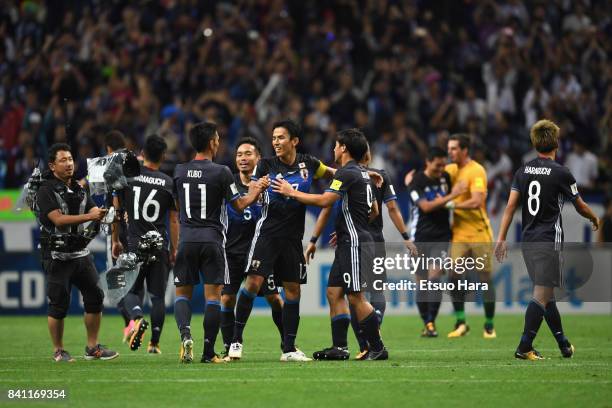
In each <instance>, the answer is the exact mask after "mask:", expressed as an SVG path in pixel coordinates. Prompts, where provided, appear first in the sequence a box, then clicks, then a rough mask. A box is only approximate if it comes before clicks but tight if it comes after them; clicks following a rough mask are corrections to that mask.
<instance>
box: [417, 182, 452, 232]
mask: <svg viewBox="0 0 612 408" xmlns="http://www.w3.org/2000/svg"><path fill="white" fill-rule="evenodd" d="M450 185H451V181H450V176H449V174H448V173H447V172H443V173H442V177H440V178H439V179H431V178H429V177H427V175H426V174H425V172H424V171H419V172H418V173H416V174H415V175H414V178H413V179H412V182H411V183H410V185H409V186H408V191H409V192H410V200H411V202H412V214H411V221H410V239H411V240H413V241H415V242H440V241H449V240H450V239H451V228H450V221H449V216H450V214H449V212H448V210H447V209H446V208H444V207H442V208H439V209H437V210H434V211H431V212H429V213H424V212H423V211H422V210H421V209H420V208H419V206H418V202H419V201H421V200H427V201H433V200H435V199H436V197H437V196H438V195H439V196H442V197H444V196H445V195H447V194H448V193H449V192H450Z"/></svg>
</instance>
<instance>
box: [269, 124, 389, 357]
mask: <svg viewBox="0 0 612 408" xmlns="http://www.w3.org/2000/svg"><path fill="white" fill-rule="evenodd" d="M367 148H368V144H367V140H366V138H365V136H363V134H362V133H361V132H360V131H359V130H357V129H349V130H344V131H341V132H339V133H338V135H337V139H336V146H335V148H334V158H335V160H336V163H338V164H339V165H340V166H341V168H340V169H339V170H338V171H337V172H336V174H335V175H334V180H333V181H332V183H331V185H330V186H329V188H328V189H327V190H325V193H323V194H308V193H305V192H302V191H299V190H296V189H293V188H292V186H291V184H289V183H288V182H287V181H286V180H282V179H277V180H273V181H272V186H273V189H274V191H275V192H276V193H278V194H282V195H283V196H286V197H289V198H292V199H294V200H297V201H299V202H300V203H302V204H305V205H316V206H320V207H331V206H333V205H334V203H335V202H336V201H338V200H339V199H341V200H342V205H341V206H340V207H339V211H338V216H337V218H336V225H335V230H336V235H337V246H336V254H335V257H334V263H333V264H332V268H331V271H330V273H329V279H328V285H327V299H328V300H329V307H330V315H331V326H332V343H333V345H332V347H329V348H325V349H323V350H321V351H317V352H315V353H314V354H313V358H314V359H316V360H346V359H348V358H349V352H348V343H347V331H348V326H349V321H350V316H349V303H350V305H351V306H352V307H353V308H354V310H355V314H356V316H357V319H358V320H359V325H360V328H361V331H362V332H363V335H364V337H365V338H366V339H367V342H368V350H369V351H368V355H367V357H366V358H365V360H386V359H388V357H389V356H388V353H387V350H386V349H385V347H384V344H383V342H382V339H381V337H380V324H379V321H378V318H377V316H376V312H375V310H374V308H373V307H372V305H371V304H370V303H369V302H368V301H367V300H366V298H365V296H364V294H363V292H362V290H361V288H362V285H363V284H364V283H365V280H364V278H365V275H366V274H367V273H369V272H370V271H372V266H373V265H372V261H373V258H374V248H373V243H374V241H373V239H372V236H371V235H370V232H369V226H368V223H369V221H370V219H373V218H374V217H376V216H377V215H378V204H377V202H376V198H375V197H374V193H373V191H372V185H371V183H370V175H369V174H368V171H367V169H365V168H364V167H361V166H359V164H358V163H357V161H360V160H361V159H362V158H363V156H364V155H365V153H366V151H367ZM345 296H346V297H347V298H348V303H347V301H346V298H345Z"/></svg>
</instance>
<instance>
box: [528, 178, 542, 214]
mask: <svg viewBox="0 0 612 408" xmlns="http://www.w3.org/2000/svg"><path fill="white" fill-rule="evenodd" d="M541 189H542V187H541V186H540V182H539V181H537V180H533V181H532V182H531V183H529V188H528V189H527V193H528V194H529V196H528V198H527V209H528V210H529V214H531V215H533V216H534V217H535V216H536V215H537V214H538V211H540V191H541ZM534 201H535V204H534Z"/></svg>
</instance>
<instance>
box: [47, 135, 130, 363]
mask: <svg viewBox="0 0 612 408" xmlns="http://www.w3.org/2000/svg"><path fill="white" fill-rule="evenodd" d="M48 156H49V170H50V171H51V173H52V176H51V177H50V178H49V179H47V180H45V181H44V182H43V183H42V185H41V186H40V188H39V190H38V193H37V198H36V204H37V206H38V208H39V210H40V219H39V222H40V224H41V229H42V233H41V248H42V255H43V269H44V270H45V273H46V274H47V297H48V299H49V308H48V318H47V322H48V326H49V333H50V335H51V341H52V342H53V347H54V349H55V352H54V356H53V358H54V360H55V361H56V362H60V361H66V362H72V361H74V359H73V358H72V357H71V356H70V354H69V353H68V352H67V351H66V350H64V344H63V340H62V339H63V334H64V318H65V317H66V313H67V312H68V307H69V304H70V293H71V290H72V285H75V286H76V287H77V288H78V289H79V291H80V292H81V294H82V295H83V304H84V307H85V328H86V329H87V346H86V347H85V356H84V357H85V359H86V360H95V359H100V360H111V359H113V358H115V357H117V356H118V355H119V354H118V353H117V352H115V351H112V350H109V349H107V348H106V347H104V346H102V345H100V344H99V343H98V331H99V329H100V320H101V318H102V308H103V305H102V303H103V300H104V293H103V292H102V290H101V289H100V288H99V287H98V285H97V283H98V273H97V271H96V269H95V266H94V263H93V259H92V257H91V256H90V254H89V250H88V249H87V244H88V243H89V241H90V239H89V238H87V236H86V235H85V230H86V229H87V227H90V225H89V224H91V222H97V221H99V220H101V219H102V218H104V216H105V215H106V210H104V209H100V208H98V207H96V205H95V204H94V202H93V201H92V199H91V197H90V196H89V194H88V193H87V191H86V190H84V189H83V188H82V187H81V186H80V185H79V184H78V183H77V182H76V181H75V180H74V179H73V178H72V177H73V174H74V161H73V159H72V154H71V153H70V146H68V145H67V144H64V143H56V144H54V145H53V146H51V147H50V148H49V153H48Z"/></svg>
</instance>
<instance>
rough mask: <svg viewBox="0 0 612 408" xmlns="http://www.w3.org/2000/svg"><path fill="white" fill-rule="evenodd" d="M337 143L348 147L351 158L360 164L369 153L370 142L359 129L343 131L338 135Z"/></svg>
mask: <svg viewBox="0 0 612 408" xmlns="http://www.w3.org/2000/svg"><path fill="white" fill-rule="evenodd" d="M336 141H337V142H338V144H340V145H344V146H346V150H348V152H349V154H350V155H351V157H352V158H353V159H355V160H357V161H358V162H359V161H361V160H363V156H364V155H365V154H366V152H367V151H368V140H367V139H366V137H365V136H364V134H363V133H362V132H361V131H360V130H359V129H345V130H341V131H340V132H338V134H337V135H336Z"/></svg>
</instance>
